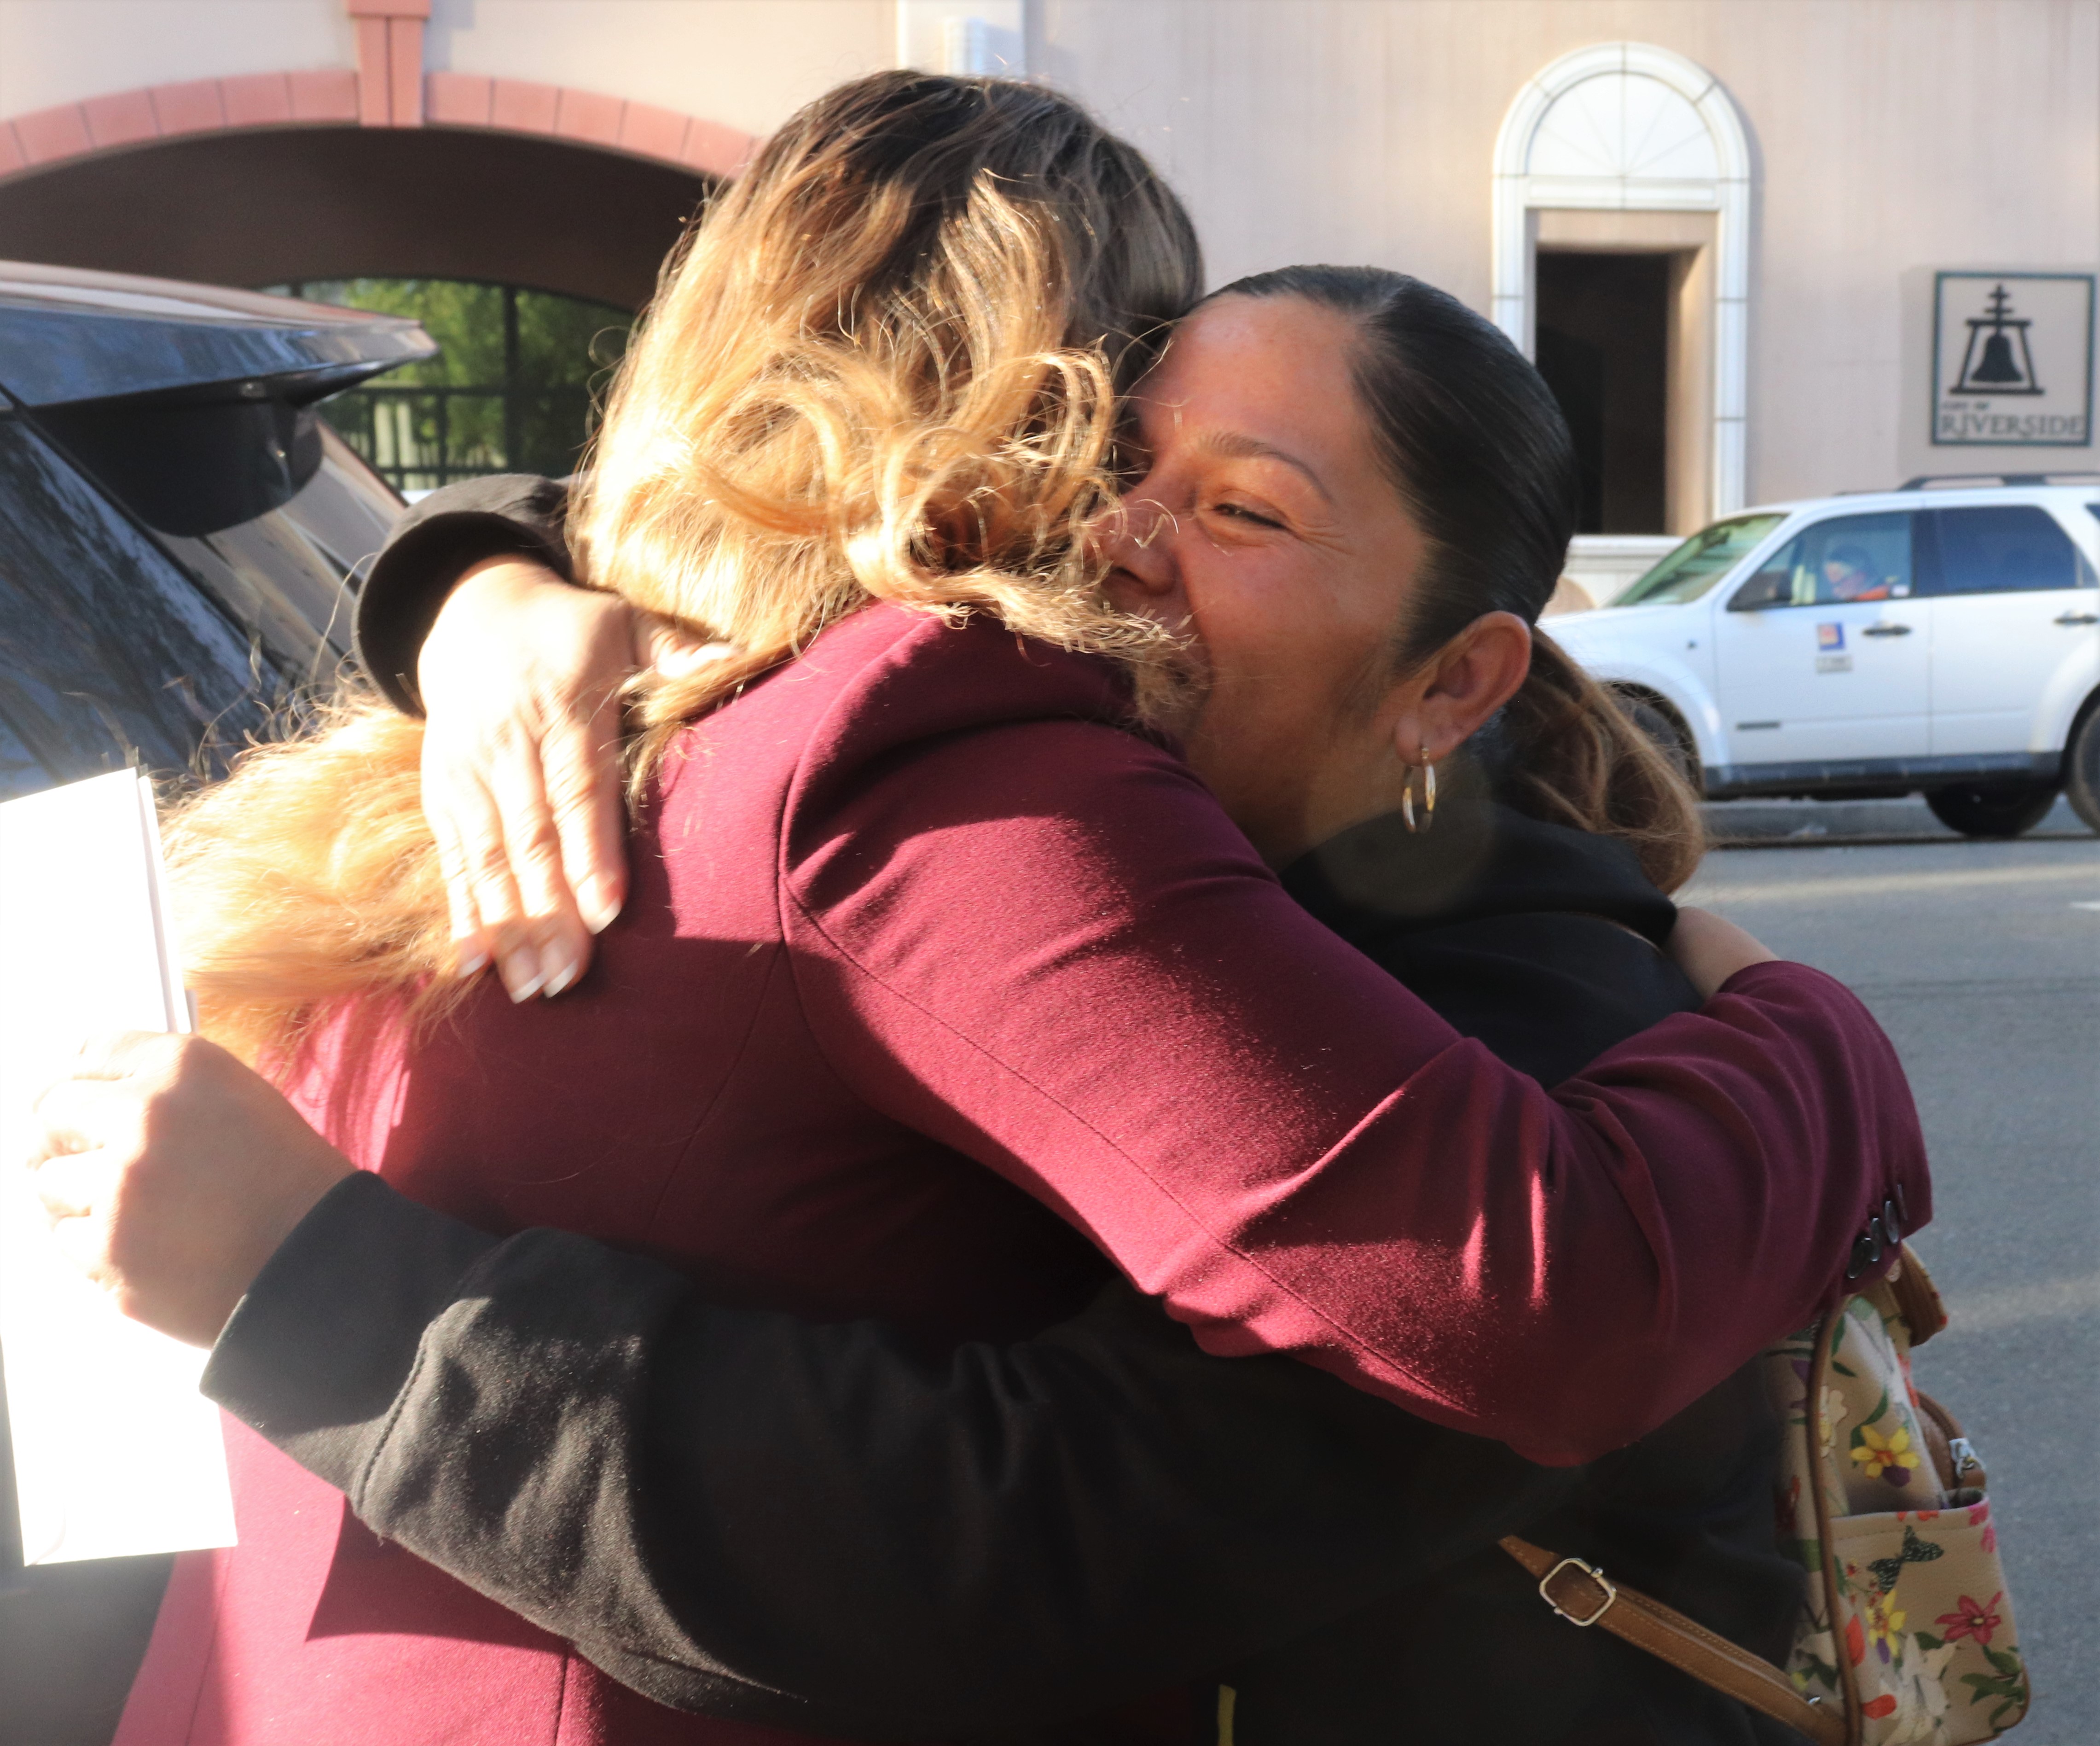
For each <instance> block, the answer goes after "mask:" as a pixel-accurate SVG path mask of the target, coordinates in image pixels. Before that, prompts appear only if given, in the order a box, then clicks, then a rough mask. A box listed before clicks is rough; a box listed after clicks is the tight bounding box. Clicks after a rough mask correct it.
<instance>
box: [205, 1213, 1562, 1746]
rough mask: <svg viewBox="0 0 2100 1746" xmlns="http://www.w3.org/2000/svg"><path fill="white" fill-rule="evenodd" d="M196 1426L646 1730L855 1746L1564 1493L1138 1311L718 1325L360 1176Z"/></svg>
mask: <svg viewBox="0 0 2100 1746" xmlns="http://www.w3.org/2000/svg"><path fill="white" fill-rule="evenodd" d="M205 1389H206V1391H207V1392H208V1393H209V1394H210V1395H213V1397H214V1398H215V1399H218V1400H219V1401H220V1402H221V1403H223V1404H224V1405H225V1406H227V1408H228V1409H229V1410H230V1411H232V1412H234V1413H235V1414H236V1417H240V1418H242V1419H243V1420H245V1421H247V1422H249V1424H251V1425H253V1426H255V1427H256V1428H257V1429H258V1430H260V1431H261V1432H262V1434H264V1435H265V1436H267V1437H268V1438H269V1439H271V1441H272V1442H273V1443H276V1444H277V1445H278V1446H279V1447H280V1448H283V1449H285V1451H286V1452H289V1454H291V1455H292V1456H293V1457H294V1458H295V1459H297V1460H298V1461H301V1462H302V1464H304V1465H307V1467H309V1468H310V1469H311V1470H312V1471H314V1472H315V1473H316V1474H319V1475H320V1477H322V1478H323V1479H327V1480H328V1481H329V1482H330V1483H333V1484H335V1485H337V1486H339V1487H342V1489H343V1490H344V1491H345V1492H346V1493H348V1495H349V1496H350V1499H351V1504H352V1505H353V1506H354V1507H355V1509H356V1510H357V1511H358V1513H359V1514H360V1516H361V1517H362V1518H364V1520H365V1521H366V1522H367V1523H368V1525H370V1526H371V1527H373V1529H374V1530H375V1531H376V1532H379V1533H380V1534H382V1535H384V1536H386V1537H387V1538H389V1539H391V1540H397V1541H399V1543H400V1544H402V1545H404V1546H406V1547H408V1549H410V1550H412V1551H413V1552H415V1553H417V1554H418V1555H420V1556H421V1557H423V1558H426V1559H428V1560H430V1562H431V1563H435V1564H437V1565H439V1567H442V1568H443V1569H445V1570H447V1571H449V1572H451V1573H452V1574H453V1575H454V1576H458V1577H460V1578H461V1580H465V1581H466V1582H467V1583H469V1584H470V1585H473V1586H474V1587H475V1588H477V1589H480V1590H481V1591H482V1592H483V1593H484V1594H488V1595H490V1596H492V1598H495V1599H496V1600H498V1601H500V1602H502V1603H503V1604H504V1605H505V1606H507V1607H511V1608H513V1609H514V1610H515V1611H518V1612H520V1613H523V1615H525V1616H527V1617H528V1618H530V1619H532V1620H534V1621H535V1622H536V1623H538V1624H541V1625H543V1626H545V1628H547V1629H550V1630H553V1631H554V1632H556V1633H559V1634H561V1635H562V1636H565V1637H567V1638H570V1639H571V1640H572V1641H574V1642H576V1644H577V1645H578V1647H580V1649H581V1650H582V1651H583V1652H584V1653H585V1654H586V1655H589V1657H590V1658H591V1659H592V1660H594V1661H596V1662H598V1664H600V1665H601V1666H602V1667H604V1668H605V1669H607V1671H608V1672H610V1673H613V1674H614V1675H615V1677H619V1678H620V1679H621V1680H623V1681H624V1682H627V1683H629V1684H630V1685H632V1686H635V1687H636V1688H637V1690H639V1691H643V1692H645V1693H646V1694H647V1695H650V1696H651V1697H654V1698H655V1699H657V1700H659V1701H661V1702H664V1703H668V1704H674V1705H677V1706H679V1707H682V1708H696V1709H704V1710H705V1711H707V1712H708V1713H711V1714H716V1715H722V1716H731V1717H745V1718H748V1719H751V1720H753V1721H762V1722H768V1723H770V1724H773V1725H776V1726H789V1727H799V1728H801V1729H803V1730H805V1731H820V1732H829V1733H845V1734H851V1735H860V1736H862V1737H867V1738H900V1737H911V1738H924V1737H926V1736H927V1735H940V1736H943V1737H946V1736H952V1735H964V1734H971V1733H977V1732H980V1731H995V1730H998V1729H1000V1728H1007V1729H1011V1728H1012V1726H1014V1725H1015V1723H1016V1720H1017V1718H1019V1717H1029V1718H1034V1719H1037V1720H1041V1721H1045V1722H1047V1721H1051V1720H1055V1719H1057V1718H1060V1717H1080V1716H1084V1715H1087V1714H1089V1713H1093V1712H1094V1711H1096V1710H1098V1709H1101V1708H1105V1707H1106V1706H1109V1705H1110V1704H1115V1703H1118V1702H1120V1701H1123V1700H1127V1699H1130V1698H1132V1697H1135V1696H1137V1695H1141V1694H1143V1693H1145V1692H1146V1691H1154V1690H1157V1689H1158V1688H1160V1687H1161V1686H1165V1685H1167V1684H1171V1683H1173V1682H1176V1681H1178V1680H1181V1679H1186V1678H1192V1677H1200V1676H1202V1675H1203V1674H1206V1673H1211V1672H1213V1671H1215V1669H1217V1668H1218V1667H1220V1666H1221V1665H1224V1664H1226V1663H1227V1662H1229V1661H1230V1660H1233V1659H1234V1658H1235V1657H1237V1656H1238V1655H1244V1654H1246V1653H1248V1652H1251V1651H1255V1650H1259V1649H1261V1648H1264V1647H1272V1646H1273V1645H1274V1644H1276V1643H1277V1642H1282V1641H1285V1640H1287V1639H1289V1638H1292V1637H1295V1636H1296V1635H1299V1634H1302V1633H1305V1632H1308V1631H1312V1630H1314V1629H1318V1628H1319V1627H1320V1626H1321V1625H1322V1624H1326V1622H1328V1621H1329V1620H1332V1619H1334V1618H1336V1617H1339V1616H1343V1615H1344V1614H1346V1613H1348V1612H1349V1611H1353V1610H1356V1609H1357V1608H1360V1607H1363V1606H1364V1605H1365V1604H1367V1603H1369V1602H1372V1601H1374V1600H1376V1599H1378V1598H1380V1597H1382V1596H1384V1595H1387V1594H1392V1593H1393V1592H1395V1591H1396V1589H1400V1588H1401V1587H1403V1586H1405V1585H1406V1584H1407V1582H1408V1581H1409V1580H1410V1579H1411V1578H1412V1577H1413V1576H1415V1575H1417V1574H1418V1573H1419V1572H1421V1571H1424V1570H1427V1569H1429V1568H1431V1567H1435V1566H1436V1565H1438V1564H1440V1563H1445V1562H1448V1561H1449V1560H1450V1559H1451V1558H1454V1557H1456V1556H1458V1555H1460V1554H1463V1553H1465V1552H1467V1551H1470V1550H1471V1549H1475V1548H1476V1547H1478V1546H1479V1545H1481V1544H1483V1543H1485V1542H1486V1541H1488V1540H1493V1538H1494V1537H1496V1536H1498V1534H1500V1533H1502V1532H1508V1531H1510V1530H1511V1529H1512V1528H1513V1527H1516V1526H1518V1525H1520V1524H1521V1523H1524V1522H1526V1521H1529V1520H1531V1519H1533V1518H1536V1517H1537V1515H1538V1514H1542V1512H1543V1511H1545V1510H1548V1509H1550V1508H1551V1507H1553V1506H1554V1505H1555V1504H1556V1503H1558V1502H1559V1501H1561V1500H1562V1499H1563V1498H1564V1496H1567V1495H1568V1492H1569V1491H1570V1490H1571V1489H1572V1488H1573V1486H1574V1484H1575V1483H1577V1475H1576V1474H1573V1473H1572V1472H1570V1471H1568V1470H1546V1469H1540V1468H1535V1467H1532V1466H1530V1465H1528V1464H1526V1463H1524V1462H1522V1461H1519V1460H1518V1459H1517V1458H1516V1457H1515V1456H1512V1455H1511V1454H1510V1452H1508V1451H1507V1450H1506V1449H1503V1448H1498V1447H1497V1446H1495V1445H1493V1444H1489V1443H1480V1442H1478V1441H1476V1440H1475V1439H1469V1438H1466V1437H1462V1436H1455V1435H1454V1434H1450V1433H1449V1432H1445V1431H1440V1430H1435V1429H1434V1428H1432V1427H1431V1426H1427V1425H1425V1424H1424V1423H1423V1422H1422V1421H1419V1420H1417V1419H1414V1418H1410V1417H1408V1416H1407V1415H1405V1414H1404V1413H1401V1412H1395V1411H1394V1410H1393V1409H1392V1408H1391V1407H1389V1406H1387V1405H1385V1404H1383V1403H1381V1402H1379V1401H1377V1400H1375V1399H1372V1398H1371V1397H1370V1396H1369V1395H1364V1394H1361V1393H1358V1392H1357V1391H1355V1390H1351V1389H1348V1388H1346V1387H1343V1386H1341V1385H1340V1384H1339V1383H1337V1382H1335V1381H1334V1380H1332V1379H1331V1378H1329V1377H1323V1376H1321V1375H1319V1374H1317V1372H1313V1371H1312V1370H1310V1369H1308V1368H1306V1367H1304V1366H1302V1365H1299V1364H1292V1363H1290V1362H1287V1361H1284V1360H1276V1359H1267V1360H1264V1359H1246V1360H1242V1361H1237V1362H1233V1363H1221V1362H1220V1361H1219V1360H1217V1359H1211V1358H1209V1357H1207V1356H1205V1355H1203V1354H1202V1352H1200V1351H1199V1350H1198V1349H1197V1347H1196V1346H1195V1345H1194V1342H1193V1341H1192V1340H1190V1339H1189V1336H1188V1334H1187V1333H1186V1331H1185V1330H1184V1329H1182V1328H1179V1327H1177V1326H1176V1325H1175V1324H1172V1323H1171V1322H1169V1321H1168V1320H1167V1319H1166V1318H1165V1317H1164V1316H1162V1315H1161V1314H1160V1313H1159V1312H1158V1308H1157V1307H1156V1306H1154V1305H1152V1304H1150V1303H1149V1302H1145V1300H1144V1299H1142V1298H1140V1297H1138V1296H1137V1295H1136V1293H1133V1292H1132V1291H1130V1290H1129V1289H1127V1287H1123V1286H1121V1285H1118V1286H1115V1287H1113V1288H1111V1289H1109V1290H1107V1291H1105V1293H1103V1295H1102V1296H1101V1298H1100V1299H1099V1300H1097V1301H1096V1302H1095V1303H1094V1304H1093V1305H1092V1306H1091V1307H1090V1308H1089V1309H1088V1310H1087V1311H1085V1312H1084V1313H1083V1314H1082V1315H1079V1316H1078V1317H1076V1318H1074V1319H1073V1320H1072V1321H1070V1322H1069V1323H1067V1324H1064V1325H1062V1326H1061V1327H1058V1328H1053V1329H1051V1330H1049V1331H1048V1332H1047V1333H1044V1334H1043V1336H1041V1337H1039V1338H1037V1339H1034V1340H1030V1341H1025V1342H1018V1343H1017V1344H1014V1345H1011V1346H997V1347H995V1346H982V1345H973V1346H966V1347H964V1348H963V1349H961V1350H960V1351H958V1352H956V1353H955V1354H954V1355H952V1356H948V1357H942V1358H926V1357H922V1356H919V1355H915V1353H914V1352H913V1350H912V1349H911V1347H910V1346H908V1345H907V1343H905V1342H902V1340H900V1339H899V1338H898V1337H894V1336H893V1335H892V1334H890V1333H889V1332H888V1331H887V1330H886V1329H885V1328H881V1327H880V1326H878V1325H876V1324H866V1323H857V1324H841V1325H835V1326H830V1327H821V1326H815V1325H812V1324H806V1323H804V1322H801V1321H800V1320H797V1319H794V1318H792V1317H788V1316H783V1315H768V1314H762V1313H754V1312H748V1311H726V1310H719V1309H715V1308H713V1307H711V1306H708V1305H705V1304H703V1303H700V1302H697V1301H696V1300H695V1298H694V1297H693V1296H692V1294H691V1293H690V1289H689V1288H688V1287H687V1286H686V1284H685V1282H684V1281H683V1280H682V1279H681V1278H680V1277H679V1276H678V1275H676V1274H674V1273H672V1272H670V1271H668V1270H667V1269H665V1268H663V1267H661V1266H658V1265H657V1264H655V1263H654V1262H649V1261H646V1260H644V1259H642V1258H637V1257H633V1256H629V1255H624V1254H621V1253H617V1252H615V1251H613V1250H610V1249H604V1248H602V1247H601V1246H600V1245H598V1244H593V1243H590V1242H588V1241H586V1240H583V1239H581V1238H577V1237H573V1236H568V1235H560V1234H558V1233H554V1232H551V1231H528V1232H526V1233H524V1234H523V1235H519V1236H517V1237H514V1238H512V1239H510V1240H508V1241H505V1242H498V1241H496V1240H494V1239H492V1238H489V1237H486V1236H483V1235H481V1234H479V1233H478V1232H474V1231H470V1230H469V1229H468V1228H467V1227H464V1226H461V1225H460V1224H458V1223H457V1222H454V1221H452V1220H451V1219H448V1218H444V1217H443V1216H442V1215H440V1214H438V1213H432V1212H430V1211H428V1210H427V1209H424V1208H421V1207H419V1206H417V1205H413V1204H412V1203H411V1202H409V1201H408V1200H404V1199H403V1198H402V1197H401V1196H399V1195H397V1194H395V1192H394V1191H392V1190H390V1189H389V1188H387V1187H385V1186H384V1185H383V1184H382V1183H381V1182H378V1181H377V1179H376V1178H370V1177H361V1178H355V1179H353V1180H352V1181H351V1182H347V1183H346V1184H344V1185H343V1186H342V1187H341V1188H340V1189H338V1190H337V1191H336V1192H335V1193H334V1194H333V1195H332V1196H330V1197H329V1200H326V1201H324V1203H322V1205H320V1207H319V1208H317V1209H315V1213H313V1214H312V1215H311V1217H310V1218H309V1219H308V1221H307V1223H306V1224H305V1225H302V1227H300V1228H299V1230H298V1231H295V1232H294V1234H293V1237H292V1238H291V1240H289V1242H288V1243H287V1244H285V1247H284V1248H283V1249H281V1250H280V1252H279V1253H278V1255H277V1256H276V1258H275V1259H273V1261H272V1262H271V1265H270V1266H269V1268H268V1269H267V1270H266V1271H265V1272H264V1274H263V1275H262V1277H261V1278H260V1279H258V1280H257V1281H256V1283H255V1285H254V1289H252V1290H251V1292H250V1293H249V1297H248V1298H247V1299H246V1300H245V1302H244V1303H243V1305H242V1307H241V1309H240V1311H239V1313H238V1314H237V1315H236V1316H235V1318H234V1319H233V1321H232V1324H229V1326H228V1327H227V1330H226V1333H225V1334H224V1335H223V1337H222V1338H221V1341H220V1343H219V1345H218V1349H217V1350H216V1351H215V1352H214V1356H213V1359H212V1363H211V1366H210V1370H209V1371H208V1372H207V1373H206V1377H205ZM1134 1527H1141V1530H1142V1531H1141V1532H1136V1531H1134Z"/></svg>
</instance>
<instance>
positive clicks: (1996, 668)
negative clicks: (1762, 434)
mask: <svg viewBox="0 0 2100 1746" xmlns="http://www.w3.org/2000/svg"><path fill="white" fill-rule="evenodd" d="M2097 567H2100V487H2094V486H2069V485H2061V484H2048V483H2045V482H2044V481H2042V480H2033V481H2029V480H2023V479H2022V480H2004V481H1999V480H1992V481H1991V482H1989V483H1988V484H1979V483H1972V482H1968V481H1952V480H1950V481H1944V482H1939V483H1930V484H1928V483H1927V482H1918V483H1917V484H1913V485H1910V486H1907V487H1905V488H1904V489H1903V490H1900V491H1890V492H1882V493H1873V494H1871V495H1869V494H1862V495H1859V496H1854V497H1824V498H1819V499H1817V500H1815V501H1814V502H1803V503H1780V504H1774V505H1771V506H1769V507H1767V508H1762V509H1755V510H1749V511H1745V512H1744V513H1743V514H1741V515H1732V516H1730V517H1729V518H1728V519H1727V520H1725V521H1719V522H1716V523H1715V524H1714V525H1713V526H1712V527H1710V528H1705V530H1704V531H1702V532H1701V533H1696V534H1695V535H1693V536H1692V538H1690V539H1688V540H1687V541H1685V542H1684V543H1683V545H1682V546H1679V547H1678V548H1677V550H1674V551H1673V552H1672V553H1670V555H1669V556H1668V557H1666V558H1665V559H1663V560H1662V562H1661V563H1660V564H1657V566H1656V567H1655V568H1653V569H1652V570H1650V571H1649V572H1648V573H1647V574H1646V575H1645V576H1643V577H1641V579H1640V580H1639V581H1637V582H1635V584H1634V585H1633V586H1632V587H1631V588H1630V589H1629V590H1627V591H1626V594H1625V595H1623V596H1621V598H1620V599H1618V600H1617V601H1615V602H1614V603H1612V604H1611V605H1610V606H1607V607H1604V608H1599V609H1598V610H1597V611H1595V612H1582V613H1577V614H1573V615H1570V616H1568V617H1559V618H1555V619H1554V620H1553V621H1551V625H1550V627H1549V628H1550V630H1551V634H1552V635H1553V637H1554V638H1555V640H1556V641H1558V642H1559V643H1560V644H1561V645H1562V646H1563V647H1564V648H1566V649H1567V650H1568V652H1569V653H1570V654H1571V655H1573V656H1574V657H1575V658H1576V659H1577V661H1580V662H1581V663H1582V665H1584V666H1585V667H1586V668H1587V669H1588V670H1590V672H1591V673H1593V674H1595V675H1596V676H1597V678H1599V679H1601V680H1603V681H1604V682H1605V683H1607V684H1608V685H1610V686H1611V687H1612V688H1613V689H1614V690H1616V691H1617V692H1619V693H1620V695H1621V696H1622V697H1623V698H1624V699H1625V700H1626V701H1627V703H1628V705H1629V707H1630V709H1631V710H1632V713H1633V714H1635V717H1636V718H1637V719H1639V720H1640V721H1641V722H1642V723H1643V726H1645V727H1648V730H1649V731H1650V732H1652V733H1654V734H1655V735H1656V736H1657V737H1658V738H1660V739H1661V740H1664V741H1665V744H1666V745H1669V746H1670V749H1672V750H1673V751H1674V752H1675V753H1677V754H1679V756H1681V757H1682V758H1683V761H1684V762H1685V764H1686V766H1687V769H1688V770H1689V771H1691V772H1692V774H1693V775H1694V776H1695V777H1696V778H1697V779H1698V780H1700V781H1701V785H1702V786H1703V787H1704V789H1705V793H1706V794H1707V796H1708V798H1711V799H1725V798H1734V797H1736V796H1740V795H1751V794H1770V795H1798V796H1813V797H1816V798H1825V799H1833V800H1834V799H1841V798H1842V799H1859V798H1867V797H1870V796H1880V795H1890V794H1906V793H1917V792H1919V791H1922V792H1923V793H1924V794H1925V796H1926V800H1927V802H1929V803H1930V806H1931V807H1932V810H1933V811H1934V812H1935V813H1936V814H1937V815H1938V816H1939V818H1940V819H1941V820H1943V822H1944V823H1946V824H1948V825H1950V826H1952V828H1953V829H1956V830H1958V831H1963V832H1965V833H1968V834H1970V835H1971V836H1979V837H2008V836H2017V835H2018V833H2020V832H2022V831H2023V830H2027V829H2031V828H2032V826H2033V825H2035V824H2038V823H2039V822H2040V820H2041V818H2042V817H2043V816H2044V815H2045V813H2047V812H2048V811H2049V807H2050V806H2051V805H2052V804H2053V803H2054V800H2055V798H2056V796H2057V795H2058V793H2067V794H2068V796H2069V798H2070V801H2071V805H2072V807H2074V808H2076V811H2077V813H2078V816H2079V817H2080V818H2081V819H2082V820H2085V823H2086V824H2089V825H2091V826H2092V827H2093V829H2095V830H2100V587H2096V586H2095V571H2096V568H2097Z"/></svg>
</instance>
